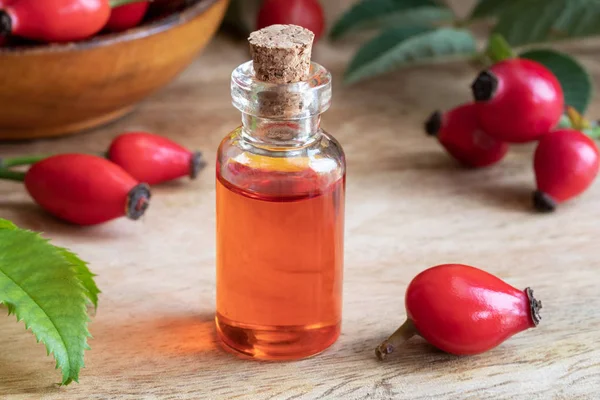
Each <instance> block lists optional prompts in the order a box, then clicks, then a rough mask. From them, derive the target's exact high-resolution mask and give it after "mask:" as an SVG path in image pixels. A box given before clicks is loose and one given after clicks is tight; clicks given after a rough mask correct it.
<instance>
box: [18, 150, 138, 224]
mask: <svg viewBox="0 0 600 400" xmlns="http://www.w3.org/2000/svg"><path fill="white" fill-rule="evenodd" d="M136 186H138V182H137V181H136V180H135V179H134V178H132V177H131V175H129V174H128V173H127V172H125V171H124V170H123V169H122V168H121V167H119V166H118V165H116V164H114V163H112V162H110V161H108V160H106V159H104V158H102V157H97V156H92V155H88V154H61V155H57V156H52V157H49V158H46V159H44V160H42V161H40V162H37V163H35V164H33V166H31V168H30V169H29V170H28V172H27V174H26V175H25V187H26V189H27V191H28V192H29V195H30V196H31V197H32V198H33V199H34V200H35V202H36V203H38V204H39V205H40V206H41V207H42V208H44V209H45V210H47V211H48V212H50V213H51V214H53V215H55V216H56V217H58V218H60V219H63V220H65V221H68V222H71V223H73V224H77V225H95V224H100V223H103V222H107V221H109V220H113V219H116V218H119V217H123V216H125V215H126V213H127V208H128V207H127V203H128V200H129V195H130V192H131V191H132V189H134V188H135V187H136Z"/></svg>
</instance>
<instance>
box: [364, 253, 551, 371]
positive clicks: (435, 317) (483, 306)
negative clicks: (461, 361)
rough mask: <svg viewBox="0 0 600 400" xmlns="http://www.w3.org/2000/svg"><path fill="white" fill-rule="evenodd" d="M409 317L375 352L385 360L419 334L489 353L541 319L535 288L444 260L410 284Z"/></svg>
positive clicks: (461, 349)
mask: <svg viewBox="0 0 600 400" xmlns="http://www.w3.org/2000/svg"><path fill="white" fill-rule="evenodd" d="M405 307H406V313H407V319H406V321H405V322H404V324H402V326H400V328H398V330H396V332H394V334H392V335H391V336H390V337H389V338H388V339H387V340H385V341H384V342H383V343H381V344H380V345H379V346H378V347H377V348H376V349H375V353H376V355H377V357H378V358H379V359H380V360H383V359H384V358H385V357H386V356H387V355H388V354H390V353H392V352H393V351H394V350H395V349H396V348H398V347H399V346H400V345H401V344H403V343H404V342H405V341H406V340H408V339H410V338H411V337H413V336H415V335H419V336H421V337H423V338H424V339H425V340H427V341H428V342H429V343H430V344H432V345H433V346H435V347H437V348H438V349H440V350H442V351H445V352H447V353H451V354H455V355H471V354H478V353H482V352H485V351H488V350H490V349H492V348H494V347H496V346H498V345H500V344H501V343H502V342H504V341H505V340H507V339H508V338H510V337H511V336H513V335H515V334H517V333H519V332H522V331H525V330H527V329H530V328H533V327H535V326H537V325H538V323H539V322H540V320H541V316H540V314H539V311H540V309H541V308H542V303H541V302H540V301H538V300H536V299H535V298H534V297H533V290H531V289H530V288H526V289H525V290H519V289H516V288H514V287H513V286H511V285H509V284H508V283H506V282H504V281H502V280H501V279H500V278H498V277H496V276H494V275H492V274H490V273H488V272H485V271H483V270H481V269H478V268H475V267H471V266H468V265H463V264H444V265H438V266H435V267H431V268H429V269H426V270H425V271H423V272H421V273H420V274H418V275H417V276H416V277H415V278H414V279H413V280H412V281H411V282H410V284H409V286H408V289H407V290H406V295H405Z"/></svg>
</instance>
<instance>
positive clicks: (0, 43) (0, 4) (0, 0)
mask: <svg viewBox="0 0 600 400" xmlns="http://www.w3.org/2000/svg"><path fill="white" fill-rule="evenodd" d="M13 1H14V0H0V10H1V9H3V8H4V7H5V6H7V5H9V4H10V3H12V2H13ZM7 43H8V39H7V38H6V37H5V36H2V35H0V47H4V46H6V44H7Z"/></svg>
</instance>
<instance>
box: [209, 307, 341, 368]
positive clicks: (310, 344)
mask: <svg viewBox="0 0 600 400" xmlns="http://www.w3.org/2000/svg"><path fill="white" fill-rule="evenodd" d="M215 322H216V325H217V333H218V336H219V339H220V342H221V345H222V346H223V347H224V349H225V350H227V351H229V352H232V353H234V354H237V355H240V356H243V357H249V358H253V359H257V360H272V361H291V360H299V359H303V358H308V357H311V356H314V355H317V354H319V353H321V352H323V351H324V350H326V349H327V348H328V347H330V346H331V345H332V344H334V343H335V342H336V341H337V339H338V337H339V336H340V330H341V323H337V324H334V325H321V324H314V325H301V326H264V325H246V324H240V323H237V322H234V321H231V320H229V319H228V318H225V317H223V316H222V315H221V314H219V313H217V316H216V318H215Z"/></svg>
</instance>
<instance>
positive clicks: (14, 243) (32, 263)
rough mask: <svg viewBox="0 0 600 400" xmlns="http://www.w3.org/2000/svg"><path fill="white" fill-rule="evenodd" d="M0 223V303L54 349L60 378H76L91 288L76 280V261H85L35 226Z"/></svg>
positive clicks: (78, 273) (84, 347) (80, 365)
mask: <svg viewBox="0 0 600 400" xmlns="http://www.w3.org/2000/svg"><path fill="white" fill-rule="evenodd" d="M0 227H2V229H0V303H4V304H6V305H7V306H8V308H9V312H11V313H14V314H15V315H16V316H17V320H18V321H24V322H25V327H26V329H31V331H32V332H33V334H34V335H35V337H36V338H37V340H38V342H43V343H44V344H45V345H46V349H47V351H48V354H50V353H52V354H53V355H54V358H55V359H56V367H57V368H61V370H62V384H64V385H67V384H69V383H71V382H73V381H75V382H77V381H78V377H79V371H80V370H81V368H83V366H84V351H85V350H88V349H89V346H88V344H87V338H88V337H90V334H89V332H88V329H87V325H88V321H89V318H88V315H87V313H86V301H87V299H88V298H90V294H91V293H94V291H93V289H86V288H85V287H84V285H83V284H82V282H81V280H80V276H82V275H85V273H82V272H81V268H80V266H79V267H78V265H77V264H80V265H84V266H85V263H83V261H81V260H79V259H78V258H77V256H75V255H74V254H73V253H70V252H69V253H68V254H67V253H65V252H66V250H64V249H61V248H58V247H55V246H53V245H51V244H50V243H49V242H48V241H47V240H45V239H43V238H42V237H40V236H39V235H38V234H37V233H35V232H31V231H27V230H21V229H18V228H16V227H15V226H14V225H12V224H11V223H10V222H8V221H6V220H3V219H0ZM86 269H87V267H86ZM90 274H91V273H90ZM90 279H91V278H90ZM88 285H89V283H88ZM90 287H92V286H91V285H90ZM93 287H95V284H94V285H93ZM96 294H97V293H96Z"/></svg>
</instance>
